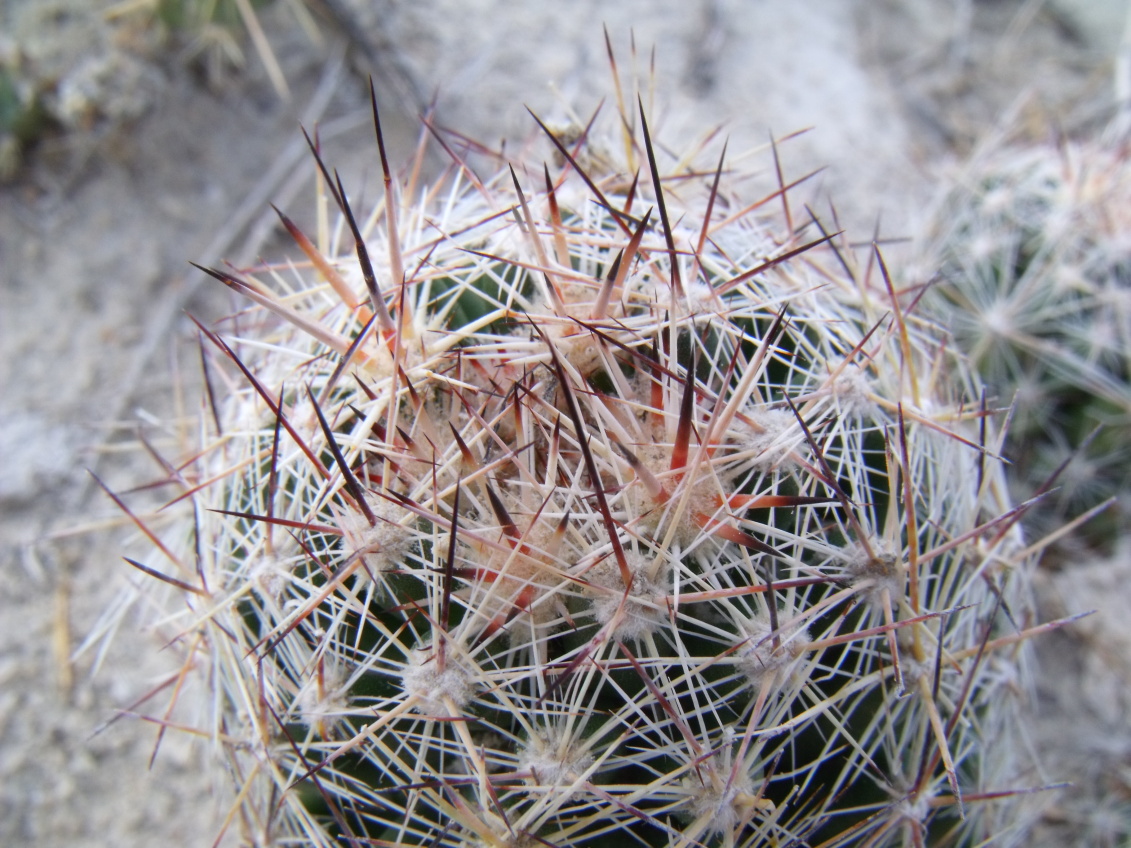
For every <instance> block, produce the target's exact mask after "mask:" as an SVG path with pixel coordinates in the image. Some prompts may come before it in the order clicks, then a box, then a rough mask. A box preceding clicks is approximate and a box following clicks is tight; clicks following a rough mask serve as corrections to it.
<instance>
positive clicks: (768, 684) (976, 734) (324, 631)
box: [132, 90, 1048, 848]
mask: <svg viewBox="0 0 1131 848" xmlns="http://www.w3.org/2000/svg"><path fill="white" fill-rule="evenodd" d="M617 94H618V97H617V100H618V103H619V104H620V108H619V110H618V114H616V116H615V122H613V129H612V130H611V131H606V130H605V129H604V128H603V127H604V125H603V124H602V123H601V120H600V118H599V117H598V119H596V120H595V121H593V122H590V124H589V125H586V126H572V125H571V126H564V125H563V126H549V125H547V124H545V123H543V122H541V121H539V120H538V119H535V120H536V121H537V122H538V125H539V132H540V133H541V134H542V137H544V140H545V154H546V155H545V161H544V162H543V161H540V160H535V161H536V164H533V165H531V164H529V163H515V164H514V166H513V167H511V166H507V165H505V164H504V166H503V167H501V168H500V169H498V170H497V171H496V172H495V173H494V174H493V175H492V176H490V177H483V176H482V175H481V174H480V173H479V172H478V171H477V170H475V169H473V168H472V167H471V166H470V165H469V164H468V162H467V161H465V159H464V158H463V155H462V153H461V152H460V151H461V150H466V148H464V147H460V146H459V145H454V144H446V143H444V142H443V141H441V147H442V148H443V150H444V151H445V154H446V155H447V156H448V161H449V163H450V164H449V166H448V168H447V170H446V172H444V173H443V174H441V175H440V176H439V177H438V178H437V180H436V181H435V182H434V183H432V184H431V185H428V186H426V185H424V184H423V182H422V180H421V178H420V176H419V175H420V173H421V172H422V162H423V158H422V157H423V154H421V155H420V158H417V159H416V160H415V161H413V162H410V163H409V164H408V165H407V166H406V167H405V168H404V169H402V170H400V171H398V170H397V169H395V168H393V167H392V166H390V164H389V162H388V158H387V157H386V154H385V150H384V147H383V144H380V142H381V132H380V123H379V121H377V139H378V142H379V151H380V163H381V168H382V175H383V178H384V191H383V193H382V194H381V197H380V199H379V202H378V203H377V204H376V207H375V208H373V209H371V210H368V211H366V212H365V213H364V214H362V213H361V212H360V210H359V209H358V208H356V207H355V206H354V205H352V204H351V199H350V198H349V197H348V195H347V192H346V189H345V186H344V185H343V184H342V182H341V180H340V179H338V178H337V175H336V174H333V173H331V171H330V170H329V169H327V168H326V167H325V166H324V165H322V159H321V158H320V157H319V164H320V166H322V167H321V171H320V181H319V185H320V187H321V192H322V195H321V196H322V197H323V198H324V199H325V198H328V199H329V201H330V202H331V203H332V204H335V205H336V206H337V207H338V208H339V209H340V210H341V213H342V214H341V218H340V220H339V222H338V224H337V226H336V227H329V228H321V229H320V232H319V233H318V234H317V235H315V236H313V237H311V236H308V235H307V234H306V233H304V232H303V231H302V230H301V229H300V227H299V226H298V225H297V224H295V223H294V222H292V221H291V220H290V219H289V218H288V217H286V216H285V215H282V213H280V215H281V220H282V222H283V225H284V227H285V228H286V229H287V230H288V231H289V232H290V234H291V235H292V236H293V238H294V240H295V243H296V245H297V247H296V250H295V254H294V256H292V257H291V258H290V259H289V260H288V261H287V262H286V263H285V264H277V265H262V266H258V267H255V268H245V269H232V268H226V269H209V271H208V273H210V274H211V275H212V276H213V277H215V278H216V279H217V280H218V281H220V282H222V283H223V284H225V285H226V286H228V287H229V288H231V289H233V290H234V291H236V292H238V293H239V294H240V295H242V296H244V297H245V298H246V302H247V305H248V308H247V309H246V310H244V311H241V312H240V313H238V314H236V315H233V316H232V317H231V318H230V319H229V320H227V321H225V322H223V323H221V324H219V325H217V326H215V327H211V328H208V327H204V326H201V328H200V329H201V336H202V345H203V347H204V350H205V352H206V355H205V364H206V367H205V373H206V376H207V378H208V379H207V385H208V391H207V393H206V402H205V404H204V407H203V408H204V409H205V414H204V415H203V416H202V417H201V420H200V423H199V433H200V438H201V444H200V446H199V449H198V450H197V451H196V452H195V453H194V455H193V456H192V457H191V459H189V460H188V461H187V462H185V463H182V464H179V465H177V466H176V471H175V472H174V473H172V478H173V479H174V480H175V482H176V483H177V485H178V486H179V487H180V492H179V494H178V496H177V498H176V504H175V505H170V506H169V507H168V508H167V509H166V510H165V514H166V515H170V514H173V513H175V512H176V511H177V510H178V509H179V510H180V511H181V514H182V515H183V517H182V518H181V519H179V520H176V521H168V520H167V521H166V522H165V523H164V524H163V525H162V529H161V530H160V532H158V530H157V529H155V528H152V527H149V526H148V525H147V524H146V521H145V519H144V518H142V517H139V518H138V523H139V524H140V525H142V526H145V527H146V529H147V532H148V534H149V535H150V536H151V537H152V538H154V539H160V545H159V547H160V550H161V553H160V554H155V555H154V556H155V557H157V556H160V557H161V561H157V560H156V559H152V560H143V559H141V558H138V559H134V560H132V562H133V563H134V565H136V566H138V567H140V568H142V569H143V570H145V571H146V572H148V573H150V574H151V575H153V576H155V577H156V578H158V579H159V580H160V581H161V583H162V584H164V585H165V587H166V588H170V587H171V588H172V589H174V590H175V591H176V592H177V594H178V596H179V597H180V598H181V599H182V602H181V605H180V608H179V611H178V612H176V614H175V615H174V616H173V617H172V618H170V619H168V620H166V622H165V623H166V625H168V624H169V623H170V622H173V623H175V624H176V626H177V627H178V628H179V629H178V632H179V637H178V638H177V640H176V645H177V646H179V647H180V649H182V650H183V651H184V652H185V655H186V661H185V669H186V672H185V673H186V675H187V674H189V673H191V674H192V675H194V676H198V677H201V678H202V679H204V680H206V681H207V683H208V687H209V690H210V693H211V694H210V697H209V698H208V699H206V704H205V706H204V707H203V708H202V709H203V714H202V715H203V717H202V718H200V720H199V723H198V725H197V727H196V730H197V732H199V733H201V734H203V735H206V736H208V737H210V738H211V739H212V740H213V742H214V743H215V746H216V751H217V752H218V753H219V754H221V755H222V757H223V759H224V760H225V763H226V769H227V773H228V774H229V775H230V776H231V778H232V780H233V782H234V787H235V796H234V798H235V800H234V802H233V806H232V811H231V815H230V816H229V820H228V821H229V827H230V828H231V829H232V830H233V831H237V830H238V831H239V833H240V834H241V837H242V839H244V840H245V842H246V843H247V844H252V845H298V844H301V845H325V846H329V845H339V844H343V843H344V844H351V845H435V846H440V845H442V846H471V845H475V846H496V848H502V846H515V847H516V848H517V846H535V845H546V846H573V845H606V844H611V841H612V840H614V839H622V840H625V844H641V845H681V846H682V845H719V846H734V845H751V846H753V845H777V846H786V845H801V844H823V845H841V844H843V845H847V844H852V845H924V844H927V843H928V842H930V843H931V844H980V843H982V842H985V841H986V840H989V839H991V837H992V838H993V840H994V844H1007V843H1008V842H1009V841H1010V840H1011V836H1012V838H1013V839H1014V841H1016V840H1017V839H1020V834H1021V833H1022V832H1023V831H1022V824H1020V823H1019V822H1023V817H1022V818H1018V810H1019V803H1018V802H1019V800H1020V799H1023V798H1024V797H1026V793H1027V792H1029V791H1030V790H1032V789H1034V788H1036V787H1035V785H1034V784H1035V782H1036V781H1037V778H1036V777H1034V776H1033V775H1032V774H1027V773H1025V772H1024V771H1023V764H1022V763H1021V761H1020V758H1019V751H1020V746H1019V745H1018V744H1017V739H1016V734H1017V732H1018V725H1019V719H1018V714H1019V711H1020V710H1021V709H1022V707H1023V703H1024V699H1025V693H1026V681H1027V679H1028V678H1027V670H1026V660H1025V653H1026V643H1027V640H1028V638H1029V637H1030V636H1031V635H1033V634H1034V633H1036V632H1039V631H1040V630H1041V629H1043V627H1047V626H1048V625H1037V624H1035V623H1034V621H1033V619H1032V611H1031V606H1030V603H1029V597H1028V590H1027V571H1028V568H1029V565H1030V559H1031V555H1032V551H1031V550H1029V549H1027V548H1026V547H1025V543H1024V541H1023V540H1022V539H1021V537H1020V534H1019V530H1018V525H1017V521H1018V518H1019V516H1020V515H1021V513H1022V511H1023V509H1022V508H1018V507H1014V506H1012V505H1011V504H1010V502H1009V500H1008V496H1007V493H1006V486H1005V484H1004V478H1003V471H1002V462H1001V459H1000V449H1001V440H1002V435H1001V433H1000V427H999V420H998V418H997V417H995V415H994V414H993V410H992V409H990V408H989V407H988V406H987V404H986V402H985V400H984V393H983V392H982V390H981V387H980V385H979V383H978V381H977V378H976V377H975V376H974V375H973V374H972V373H971V372H970V371H969V370H968V368H967V366H966V364H965V361H964V360H963V359H962V358H960V357H959V356H958V355H956V353H955V350H954V348H953V346H951V345H949V344H948V343H947V342H946V340H945V339H944V338H943V336H942V334H941V332H940V330H939V328H938V327H937V326H936V325H935V324H933V323H931V322H930V321H927V320H924V319H923V318H921V317H920V316H919V315H918V313H917V303H918V301H917V297H918V290H917V289H916V290H908V291H902V290H900V289H899V288H897V287H896V286H895V285H894V284H893V282H892V280H891V278H890V276H889V274H888V271H887V268H886V267H885V265H884V262H883V259H882V257H881V255H880V253H879V251H878V250H877V249H876V248H875V247H874V246H871V245H870V246H868V248H867V249H865V250H862V251H860V250H856V249H854V248H853V247H852V246H851V245H850V244H849V243H848V242H847V240H846V239H845V238H844V237H843V236H842V235H841V234H839V233H837V232H835V231H834V228H832V227H829V226H827V225H826V224H824V223H822V222H821V221H819V220H818V218H817V217H816V216H815V215H813V214H812V213H810V212H809V211H808V209H807V208H805V207H803V206H801V205H799V204H798V203H797V201H796V200H794V199H793V197H792V194H793V184H791V183H789V182H788V181H787V180H785V179H784V177H783V175H782V168H781V167H780V164H779V160H778V157H777V150H776V147H773V146H770V147H767V148H766V150H765V151H764V152H765V154H766V157H767V160H768V163H767V164H768V167H767V168H766V169H765V170H764V172H763V174H762V176H765V175H766V174H769V175H771V177H772V178H773V180H772V181H773V184H772V185H771V186H770V187H769V189H768V190H767V191H765V192H764V193H758V194H756V195H755V196H754V197H750V198H745V199H744V198H743V196H742V194H741V193H740V192H741V191H742V190H744V189H743V187H744V186H747V187H748V186H749V185H753V184H755V182H754V181H751V180H748V179H747V177H748V176H750V175H747V174H743V173H738V172H734V171H732V170H731V169H730V168H729V167H728V164H727V160H726V157H725V149H724V150H723V151H715V153H714V154H713V157H714V160H715V161H714V162H712V164H711V165H708V166H705V167H704V166H702V165H699V164H697V163H696V162H695V161H694V160H695V157H694V156H691V155H689V156H685V157H680V158H675V157H671V156H668V155H665V154H664V152H663V149H662V148H661V147H660V146H659V145H658V144H657V143H655V140H654V139H653V138H652V135H651V133H650V131H649V127H648V123H647V116H646V114H645V110H644V109H643V107H642V106H639V107H638V105H637V104H633V103H632V101H631V97H630V96H626V95H625V93H624V92H622V91H619V90H618V92H617ZM374 117H375V119H376V118H377V111H376V105H375V104H374ZM422 138H427V134H424V135H422ZM312 149H313V146H312ZM421 149H422V150H423V144H422V146H421ZM720 153H721V155H720ZM315 156H319V154H318V153H317V152H315ZM489 161H492V162H497V161H498V160H489ZM745 190H749V189H748V188H747V189H745ZM174 688H175V689H176V692H177V693H178V695H174V699H175V698H176V697H178V696H179V693H180V692H181V691H182V689H181V687H180V685H179V684H178V686H176V687H174Z"/></svg>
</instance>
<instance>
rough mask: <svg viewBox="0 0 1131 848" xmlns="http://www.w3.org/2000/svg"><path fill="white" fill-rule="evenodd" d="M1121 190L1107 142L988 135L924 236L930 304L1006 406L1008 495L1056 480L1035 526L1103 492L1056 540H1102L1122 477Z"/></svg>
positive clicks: (1122, 176) (1130, 464)
mask: <svg viewBox="0 0 1131 848" xmlns="http://www.w3.org/2000/svg"><path fill="white" fill-rule="evenodd" d="M1129 198H1131V170H1129V169H1128V165H1127V155H1126V150H1125V149H1124V148H1123V147H1122V146H1120V145H1119V144H1111V143H1106V142H1103V141H1100V140H1091V141H1087V140H1085V141H1079V142H1069V141H1065V142H1063V143H1060V144H1044V145H1041V144H1030V145H1028V146H1019V145H1008V144H1000V143H992V144H990V145H989V146H988V149H987V150H986V151H984V152H983V153H982V154H981V155H980V156H976V157H975V158H974V160H973V161H972V162H971V163H970V165H969V166H968V167H967V170H966V173H965V174H964V175H963V176H962V178H961V180H960V181H959V185H958V186H957V187H955V188H954V189H952V190H951V191H950V192H949V193H948V195H947V196H946V198H945V199H944V202H943V203H942V204H941V206H940V210H939V213H938V214H937V215H936V220H935V223H934V224H933V244H931V246H930V250H931V262H932V263H933V264H934V265H935V266H936V267H937V268H938V269H939V270H938V280H937V283H938V284H937V285H936V286H935V287H934V291H933V292H932V296H931V297H929V298H928V299H927V304H928V306H929V307H930V309H931V311H932V312H933V313H934V314H937V315H938V316H939V317H940V320H945V321H947V322H948V324H949V325H950V326H952V327H953V328H954V331H955V337H956V341H957V342H958V344H959V345H960V347H961V348H962V349H963V350H964V351H965V352H967V353H968V355H969V356H970V358H971V360H972V363H973V365H974V367H975V368H977V369H978V371H979V372H980V373H981V374H982V375H983V377H984V379H985V382H986V384H987V388H988V390H989V391H990V392H991V394H992V395H994V402H995V403H1000V404H1003V405H1010V404H1012V408H1013V415H1012V417H1013V421H1012V424H1011V426H1010V430H1009V438H1008V439H1007V442H1006V452H1007V455H1008V457H1009V458H1010V459H1011V460H1012V461H1013V462H1014V463H1015V464H1016V466H1017V473H1016V474H1015V475H1013V476H1012V482H1013V484H1014V485H1015V486H1016V488H1017V493H1018V496H1019V497H1021V498H1029V497H1032V496H1033V495H1034V494H1035V493H1038V492H1041V491H1043V490H1045V489H1047V488H1049V486H1050V485H1051V484H1055V485H1057V486H1058V487H1059V488H1058V491H1057V492H1055V493H1053V494H1052V495H1051V496H1049V497H1047V498H1046V499H1045V500H1044V502H1043V503H1042V504H1041V505H1040V507H1039V508H1038V509H1035V510H1034V511H1033V513H1032V515H1031V518H1032V519H1033V521H1034V523H1035V526H1036V527H1037V528H1038V529H1039V530H1040V531H1041V532H1047V531H1049V530H1051V529H1052V528H1054V527H1056V526H1057V525H1059V524H1060V523H1062V521H1063V519H1064V518H1065V517H1067V516H1068V515H1070V514H1073V513H1081V514H1082V517H1084V518H1088V517H1092V516H1094V515H1095V514H1096V513H1097V512H1099V511H1100V510H1101V509H1102V508H1103V507H1105V506H1110V505H1112V503H1113V501H1114V502H1115V503H1114V506H1115V508H1113V509H1108V510H1107V511H1106V514H1104V515H1103V516H1101V517H1100V518H1098V519H1097V520H1094V521H1092V522H1091V523H1090V524H1087V525H1086V526H1084V527H1083V529H1082V530H1081V531H1080V532H1078V533H1077V534H1076V535H1074V536H1072V537H1070V538H1069V540H1068V541H1069V542H1071V543H1072V544H1074V545H1075V546H1077V547H1079V546H1080V545H1086V546H1088V547H1091V548H1096V549H1099V550H1102V551H1106V552H1110V551H1111V549H1112V543H1113V542H1114V541H1115V540H1116V539H1117V538H1118V536H1119V532H1118V531H1119V528H1120V527H1121V526H1122V525H1123V523H1124V519H1125V516H1126V513H1127V508H1128V503H1127V502H1126V497H1125V493H1126V492H1127V491H1128V487H1129V485H1131V455H1129V454H1128V449H1127V445H1128V444H1129V443H1131V384H1129V382H1128V380H1129V379H1131V368H1129V363H1128V358H1127V351H1128V350H1129V340H1131V300H1129V299H1128V293H1127V269H1128V256H1129V254H1128V247H1127V243H1126V239H1125V236H1124V233H1125V232H1126V229H1127V223H1128V221H1127V220H1126V219H1127V214H1126V211H1125V210H1126V208H1127V202H1128V199H1129ZM1081 523H1082V522H1081Z"/></svg>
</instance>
